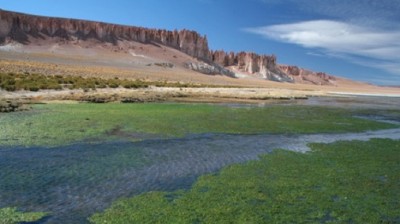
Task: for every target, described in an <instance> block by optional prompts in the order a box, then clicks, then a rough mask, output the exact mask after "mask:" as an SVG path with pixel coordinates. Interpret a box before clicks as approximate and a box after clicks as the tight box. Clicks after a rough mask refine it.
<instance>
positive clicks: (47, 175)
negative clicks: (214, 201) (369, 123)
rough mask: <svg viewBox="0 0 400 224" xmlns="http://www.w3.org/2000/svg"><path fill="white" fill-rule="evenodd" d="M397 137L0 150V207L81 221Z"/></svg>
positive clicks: (215, 138) (234, 138) (396, 132)
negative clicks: (208, 179) (257, 166)
mask: <svg viewBox="0 0 400 224" xmlns="http://www.w3.org/2000/svg"><path fill="white" fill-rule="evenodd" d="M383 137H385V138H392V139H400V129H391V130H382V131H374V132H366V133H356V134H314V135H224V134H206V135H191V136H187V137H184V138H179V139H163V140H146V141H142V142H104V143H101V144H85V143H83V144H74V145H69V146H62V147H56V148H39V147H36V148H19V149H15V148H8V149H5V148H3V149H0V164H1V165H0V180H2V181H1V182H0V207H10V206H16V207H18V208H22V209H24V210H27V211H46V212H50V213H51V216H50V217H48V218H46V219H44V220H42V223H84V222H85V221H86V218H87V217H88V216H90V215H91V214H93V213H94V212H98V211H101V210H103V209H105V208H107V207H109V206H110V205H111V203H112V202H113V201H115V200H116V199H118V198H121V197H128V196H132V195H135V194H139V193H142V192H146V191H153V190H168V191H170V190H175V189H182V188H189V187H190V185H191V184H192V183H193V182H194V181H195V179H196V178H197V177H198V176H199V175H202V174H206V173H211V172H215V171H217V170H219V169H221V168H222V167H224V166H226V165H229V164H232V163H241V162H245V161H248V160H254V159H257V158H258V155H260V154H263V153H269V152H271V151H272V150H273V149H276V148H283V149H289V150H294V151H301V152H304V151H307V150H308V147H307V144H308V143H310V142H324V143H329V142H334V141H337V140H355V139H356V140H368V139H370V138H383Z"/></svg>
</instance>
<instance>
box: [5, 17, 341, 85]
mask: <svg viewBox="0 0 400 224" xmlns="http://www.w3.org/2000/svg"><path fill="white" fill-rule="evenodd" d="M42 40H46V41H47V42H53V43H63V44H64V45H75V46H76V45H83V44H84V43H86V42H88V41H92V42H93V41H94V42H95V43H97V44H111V45H112V46H116V47H118V48H119V49H120V50H125V51H126V52H128V49H125V48H128V47H127V45H126V44H120V43H121V42H124V43H126V42H128V43H129V42H132V43H133V42H134V43H141V44H148V45H156V46H165V47H169V48H172V49H175V50H178V51H180V52H183V53H184V54H187V55H188V56H190V57H192V59H193V60H189V61H187V62H185V63H184V66H185V68H187V69H191V70H194V71H197V72H200V73H204V74H210V75H215V74H221V75H225V76H230V77H252V78H259V79H266V80H272V81H277V82H289V83H307V84H316V85H334V84H335V80H336V78H335V77H334V76H331V75H327V74H325V73H320V72H312V71H309V70H306V69H302V68H299V67H297V66H285V65H279V64H278V63H277V58H276V57H275V56H274V55H259V54H256V53H252V52H238V53H235V52H229V53H228V52H225V51H212V50H210V49H209V46H208V40H207V37H206V36H202V35H200V34H199V33H197V32H195V31H191V30H186V29H184V30H174V31H168V30H163V29H148V28H143V27H136V26H124V25H115V24H109V23H103V22H93V21H85V20H77V19H64V18H54V17H43V16H34V15H28V14H22V13H16V12H10V11H4V10H0V45H3V46H4V45H7V44H12V43H18V44H22V45H31V44H33V43H35V42H37V41H42ZM85 48H87V46H85ZM131 54H133V53H131ZM134 56H138V55H136V54H135V55H134ZM139 56H140V57H146V55H139ZM174 57H176V56H175V55H174Z"/></svg>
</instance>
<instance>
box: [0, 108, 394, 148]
mask: <svg viewBox="0 0 400 224" xmlns="http://www.w3.org/2000/svg"><path fill="white" fill-rule="evenodd" d="M353 114H354V111H350V110H347V109H340V108H325V107H312V106H267V107H256V106H239V107H232V106H229V105H207V104H160V103H148V104H88V103H83V104H48V105H34V106H33V110H31V111H28V112H16V113H9V114H0V145H2V146H55V145H64V144H69V143H74V142H82V141H84V142H88V141H94V142H96V141H99V140H101V141H103V140H105V139H109V140H113V139H121V138H122V139H124V140H132V141H138V140H143V139H148V138H170V137H182V136H184V135H188V134H201V133H228V134H261V133H262V134H263V133H275V134H306V133H338V132H361V131H366V130H378V129H386V128H393V127H396V125H393V124H385V123H380V122H376V121H372V120H366V119H360V118H355V117H354V116H353Z"/></svg>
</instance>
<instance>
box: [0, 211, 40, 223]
mask: <svg viewBox="0 0 400 224" xmlns="http://www.w3.org/2000/svg"><path fill="white" fill-rule="evenodd" d="M46 215H47V214H46V213H43V212H19V211H18V210H17V209H16V208H0V224H14V223H21V222H34V221H38V220H39V219H41V218H43V217H45V216H46Z"/></svg>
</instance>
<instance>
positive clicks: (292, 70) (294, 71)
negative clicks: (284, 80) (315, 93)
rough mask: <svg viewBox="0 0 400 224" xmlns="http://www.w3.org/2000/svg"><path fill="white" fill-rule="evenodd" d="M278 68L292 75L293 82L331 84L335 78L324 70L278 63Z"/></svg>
mask: <svg viewBox="0 0 400 224" xmlns="http://www.w3.org/2000/svg"><path fill="white" fill-rule="evenodd" d="M279 68H280V69H281V70H282V71H283V72H285V73H286V74H288V75H290V76H292V77H293V79H294V80H295V82H300V83H308V84H315V85H332V82H333V81H335V80H336V78H335V77H334V76H331V75H328V74H326V73H324V72H313V71H310V70H307V69H303V68H299V67H297V66H293V65H279Z"/></svg>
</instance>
